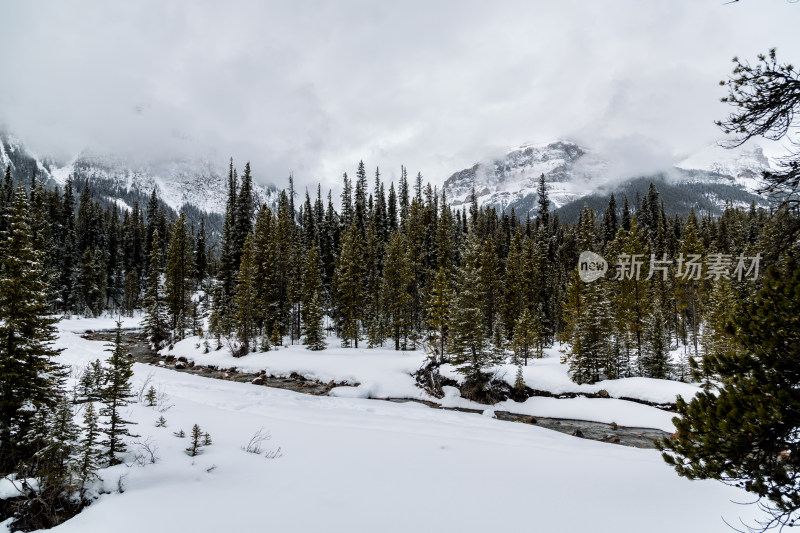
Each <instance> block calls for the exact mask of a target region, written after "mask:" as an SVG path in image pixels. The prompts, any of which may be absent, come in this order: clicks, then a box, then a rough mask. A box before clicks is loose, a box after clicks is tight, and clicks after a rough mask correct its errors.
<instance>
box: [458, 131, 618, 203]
mask: <svg viewBox="0 0 800 533" xmlns="http://www.w3.org/2000/svg"><path fill="white" fill-rule="evenodd" d="M605 168H606V164H605V162H604V161H603V160H602V159H600V158H598V157H597V156H596V155H595V154H592V153H591V152H589V151H588V150H587V149H586V148H583V147H581V146H578V145H577V144H575V143H572V142H569V141H555V142H552V143H549V144H538V145H523V146H521V147H519V148H516V149H514V150H511V151H510V152H508V153H507V154H506V155H505V157H504V158H502V159H495V160H493V161H485V162H482V163H477V164H475V165H474V166H473V167H471V168H467V169H464V170H462V171H460V172H456V173H455V174H453V175H452V176H450V177H449V178H448V179H447V180H446V181H445V183H444V189H445V191H446V192H447V195H448V197H449V198H450V200H451V201H452V202H453V204H454V205H456V206H458V205H461V204H463V203H466V202H468V201H469V195H470V193H471V191H472V187H473V186H474V187H475V193H476V195H477V196H478V202H479V203H480V204H481V205H484V204H491V205H495V206H497V207H499V208H501V209H506V208H509V209H510V207H511V206H516V207H519V206H520V205H528V204H530V206H531V208H532V207H533V204H534V203H535V199H536V187H537V185H538V181H539V176H541V175H542V174H544V176H545V179H546V181H547V182H548V185H549V187H548V189H549V193H550V200H551V201H552V202H553V205H554V206H555V207H561V206H562V205H564V204H566V203H567V202H570V201H572V200H574V199H576V198H578V197H580V196H582V195H584V194H587V193H588V192H591V191H592V189H593V188H594V186H593V184H592V178H594V177H596V176H598V175H600V173H601V172H602V171H603V170H605ZM518 211H519V209H518Z"/></svg>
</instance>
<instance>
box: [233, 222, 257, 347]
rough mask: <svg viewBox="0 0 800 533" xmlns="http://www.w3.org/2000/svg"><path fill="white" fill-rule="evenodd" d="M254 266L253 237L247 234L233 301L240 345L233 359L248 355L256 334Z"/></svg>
mask: <svg viewBox="0 0 800 533" xmlns="http://www.w3.org/2000/svg"><path fill="white" fill-rule="evenodd" d="M255 271H256V269H255V265H254V264H253V237H252V235H251V234H248V235H247V237H246V238H245V241H244V248H243V249H242V262H241V264H240V265H239V277H238V282H237V289H236V298H235V299H234V309H235V310H236V311H235V313H236V314H235V315H234V321H235V323H236V333H237V336H238V337H239V341H240V342H241V343H242V346H241V349H240V350H239V351H238V352H237V353H234V354H233V355H234V357H241V356H243V355H247V354H248V353H250V350H251V347H253V344H252V342H253V338H254V337H255V334H256V320H255V310H256V308H257V306H258V303H257V301H256V279H255Z"/></svg>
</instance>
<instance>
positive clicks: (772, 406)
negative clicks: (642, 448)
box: [660, 260, 800, 526]
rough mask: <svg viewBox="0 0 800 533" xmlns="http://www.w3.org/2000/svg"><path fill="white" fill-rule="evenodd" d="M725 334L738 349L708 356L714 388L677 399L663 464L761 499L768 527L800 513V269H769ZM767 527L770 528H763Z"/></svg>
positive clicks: (792, 266) (791, 263)
mask: <svg viewBox="0 0 800 533" xmlns="http://www.w3.org/2000/svg"><path fill="white" fill-rule="evenodd" d="M728 329H729V332H730V333H731V334H732V335H735V337H736V342H737V343H738V344H739V345H740V346H741V349H739V350H732V351H720V352H717V353H713V354H707V355H706V364H707V365H708V366H709V368H710V371H711V372H713V373H714V374H716V375H717V376H719V378H718V379H719V381H718V382H717V383H716V385H715V386H714V387H713V389H712V390H708V391H701V392H699V393H698V394H697V395H696V396H695V397H694V398H692V399H691V400H690V401H686V400H684V399H682V398H679V399H678V413H679V414H680V415H681V416H680V417H676V418H674V419H673V420H674V423H675V427H676V428H677V432H676V434H675V435H673V436H672V438H665V439H663V440H662V441H661V442H660V447H661V449H662V450H663V451H664V459H665V460H666V461H667V462H668V463H669V464H672V465H673V466H674V467H675V469H676V470H677V472H678V474H680V475H681V476H685V477H687V478H689V479H718V480H721V481H723V482H726V483H729V484H732V485H736V486H739V487H744V489H745V490H747V491H749V492H752V493H754V494H755V495H756V496H758V497H759V498H762V502H764V504H765V507H767V509H768V510H769V511H770V512H771V513H772V525H778V526H780V525H788V524H791V523H792V522H793V521H795V520H796V519H797V517H798V511H800V491H798V485H797V458H798V457H800V441H798V439H797V434H798V431H800V397H798V395H797V389H798V386H800V371H799V370H798V369H799V367H798V365H797V361H798V358H800V336H799V335H800V266H798V264H797V262H795V261H794V260H789V261H788V262H787V264H786V265H785V266H782V267H781V268H777V267H775V266H770V267H769V268H768V270H767V274H766V275H765V277H764V278H763V288H762V289H761V290H759V292H758V294H757V295H756V297H755V298H754V299H753V300H752V301H744V302H741V303H740V306H739V308H738V309H737V310H736V312H735V313H734V315H733V318H732V320H731V324H730V326H729V328H728ZM765 525H769V524H765Z"/></svg>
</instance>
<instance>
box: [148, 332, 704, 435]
mask: <svg viewBox="0 0 800 533" xmlns="http://www.w3.org/2000/svg"><path fill="white" fill-rule="evenodd" d="M211 344H212V346H211V350H210V351H209V352H208V353H203V352H204V351H205V344H204V343H203V341H202V339H200V338H198V337H190V338H188V339H184V340H182V341H180V342H178V343H176V344H175V345H174V346H173V347H172V349H167V348H165V349H163V350H162V351H161V353H162V354H163V355H165V356H166V355H173V356H175V357H186V358H187V359H188V360H190V361H194V362H195V363H196V364H198V365H213V366H216V367H219V368H231V367H236V368H237V369H238V370H240V371H242V372H252V373H257V372H259V371H261V370H263V371H265V372H266V373H267V374H271V375H274V376H289V375H290V374H292V373H293V372H296V373H297V374H300V375H302V376H303V377H306V378H308V379H315V380H319V381H322V382H325V383H327V382H330V381H334V382H336V383H347V384H348V385H345V386H340V387H336V388H334V389H333V390H332V391H331V396H336V397H343V398H406V399H416V400H426V401H430V402H434V403H439V404H441V405H442V406H444V407H466V408H472V409H493V410H502V411H510V412H513V413H519V414H524V415H532V416H547V417H557V418H573V419H578V420H589V421H594V422H606V423H611V422H616V423H617V424H619V425H622V426H634V427H648V428H656V429H661V430H663V431H668V432H670V433H671V432H673V431H674V430H675V428H674V426H673V424H672V417H673V416H674V415H673V414H672V413H669V412H667V411H663V410H661V409H658V408H655V407H651V406H648V405H643V404H640V403H636V402H632V401H627V400H621V399H619V398H634V399H638V400H644V401H648V402H653V403H674V402H675V399H676V397H677V395H678V394H680V395H682V396H683V397H684V398H687V399H688V398H691V397H693V396H694V395H695V393H696V392H697V391H698V390H699V389H698V387H696V386H694V385H690V384H686V383H680V382H676V381H669V380H661V379H650V378H625V379H616V380H608V381H601V382H599V383H596V384H594V385H578V384H576V383H574V382H573V381H572V380H571V379H570V378H569V375H568V373H567V366H566V365H565V364H563V363H562V362H561V358H562V354H561V352H560V351H559V348H560V347H559V346H556V347H554V348H550V349H546V350H545V353H544V357H543V358H542V359H530V360H529V361H528V366H527V367H523V375H524V377H525V383H526V384H527V385H528V386H529V387H531V388H533V389H537V390H542V391H548V392H551V393H553V394H563V393H597V392H598V391H600V390H605V391H606V392H608V393H609V396H610V397H611V398H612V399H601V398H568V399H556V398H546V397H533V398H528V400H527V401H525V402H523V403H519V402H515V401H513V400H507V401H505V402H501V403H498V404H495V405H493V406H491V407H490V406H487V405H481V404H478V403H475V402H472V401H469V400H466V399H464V398H461V397H460V395H459V391H458V389H456V388H455V387H449V388H445V393H446V396H445V397H444V398H442V399H438V398H434V397H433V396H430V395H429V394H427V393H426V392H425V391H423V390H422V389H420V388H419V387H417V385H416V382H415V380H414V377H413V375H412V374H413V373H414V372H416V370H417V369H418V368H419V367H420V366H421V365H422V364H423V362H424V361H425V354H424V353H422V352H421V351H408V352H398V351H395V350H394V349H390V348H381V349H369V348H358V349H355V348H341V347H339V344H338V342H335V341H334V340H333V339H330V340H329V343H328V344H329V346H328V349H326V350H323V351H319V352H312V351H309V350H306V349H305V348H304V347H303V346H299V345H298V346H289V347H287V348H279V349H278V350H271V351H269V352H263V353H251V354H248V355H246V356H244V357H240V358H234V357H233V356H232V355H231V353H230V351H229V350H228V349H226V348H224V347H223V348H222V349H220V350H214V349H213V348H214V346H213V344H214V343H213V342H212V343H211ZM441 372H442V375H443V376H445V377H448V378H452V379H455V380H456V381H460V380H461V379H462V376H461V375H460V374H459V373H458V372H456V371H455V368H454V367H452V366H451V365H443V366H442V368H441ZM494 372H496V373H497V375H499V376H502V378H503V379H505V380H506V381H507V382H508V383H509V384H510V385H513V383H514V379H515V377H516V367H515V366H513V365H503V366H500V367H497V368H496V369H494Z"/></svg>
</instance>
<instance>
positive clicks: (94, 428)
mask: <svg viewBox="0 0 800 533" xmlns="http://www.w3.org/2000/svg"><path fill="white" fill-rule="evenodd" d="M99 438H100V429H99V421H98V418H97V412H96V411H95V409H94V403H92V402H89V403H88V404H86V411H85V412H84V413H83V437H82V438H81V440H80V442H79V449H78V464H77V468H76V470H77V472H76V473H77V476H78V481H79V483H80V486H79V490H80V493H81V495H83V493H84V492H85V489H86V484H87V483H91V482H92V481H94V480H98V479H100V476H98V474H97V471H98V470H99V469H100V466H101V461H102V459H103V454H102V451H101V450H100V449H99V448H98V440H99Z"/></svg>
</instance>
